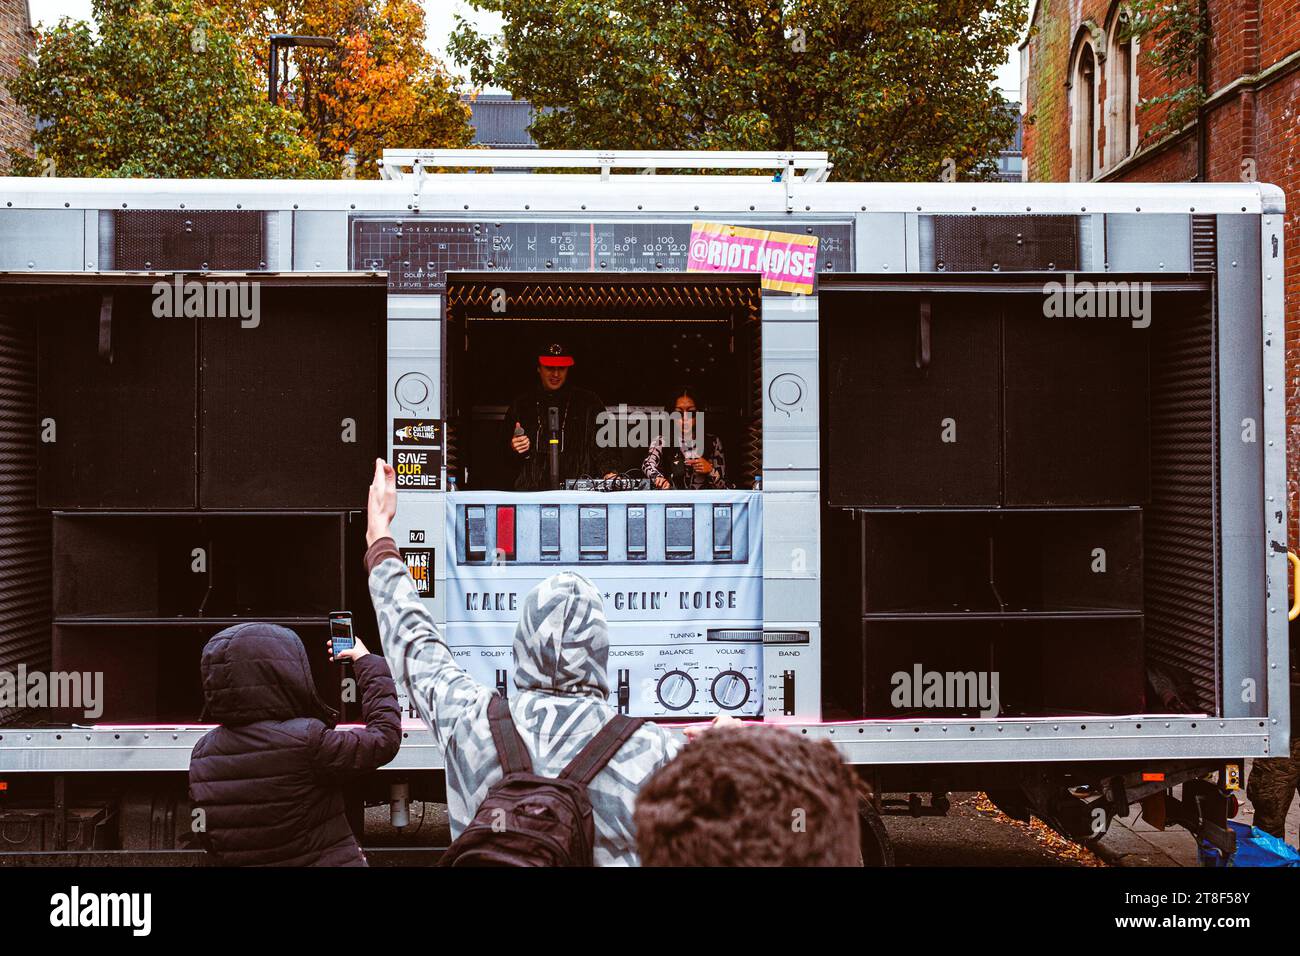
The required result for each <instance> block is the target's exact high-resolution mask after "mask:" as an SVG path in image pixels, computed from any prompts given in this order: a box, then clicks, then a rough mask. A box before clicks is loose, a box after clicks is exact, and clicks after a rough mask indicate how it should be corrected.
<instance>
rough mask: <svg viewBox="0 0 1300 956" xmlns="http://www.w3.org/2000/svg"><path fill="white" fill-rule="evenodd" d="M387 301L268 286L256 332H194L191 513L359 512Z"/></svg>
mask: <svg viewBox="0 0 1300 956" xmlns="http://www.w3.org/2000/svg"><path fill="white" fill-rule="evenodd" d="M384 309H385V298H384V296H383V294H382V291H381V292H378V293H377V292H376V291H375V290H374V289H325V290H308V289H302V288H291V287H278V288H272V287H265V288H263V289H262V292H261V318H260V321H259V322H258V323H257V324H256V325H255V326H250V325H248V324H246V323H241V322H240V321H238V320H234V319H231V320H208V321H205V322H204V323H203V324H202V326H201V332H200V334H201V336H202V345H201V353H202V356H203V359H202V369H201V371H200V380H201V382H202V386H201V387H202V394H201V396H200V402H199V405H200V409H201V424H202V432H201V435H202V438H201V444H200V456H199V457H200V470H199V474H200V481H199V504H200V506H201V507H203V508H209V509H218V508H220V509H227V508H229V509H235V508H245V509H247V508H266V509H278V508H304V509H356V508H362V507H364V506H365V500H366V486H367V485H368V484H369V482H370V476H371V474H372V473H373V471H374V460H375V458H376V457H378V456H382V455H383V454H384V449H385V447H386V445H385V442H384V435H383V415H384V405H383V396H384V388H383V383H384V379H385V377H384V361H383V348H384V321H385V315H384Z"/></svg>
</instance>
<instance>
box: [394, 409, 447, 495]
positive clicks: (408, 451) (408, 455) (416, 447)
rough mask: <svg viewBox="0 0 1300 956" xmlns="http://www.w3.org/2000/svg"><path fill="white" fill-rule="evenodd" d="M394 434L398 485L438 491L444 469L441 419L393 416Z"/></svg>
mask: <svg viewBox="0 0 1300 956" xmlns="http://www.w3.org/2000/svg"><path fill="white" fill-rule="evenodd" d="M392 434H393V470H394V471H396V472H397V487H398V488H403V489H420V490H424V491H434V490H437V489H438V488H439V487H440V484H439V483H440V477H441V472H442V422H441V421H438V420H436V419H432V420H431V419H427V418H394V419H393V432H392ZM398 446H410V447H398Z"/></svg>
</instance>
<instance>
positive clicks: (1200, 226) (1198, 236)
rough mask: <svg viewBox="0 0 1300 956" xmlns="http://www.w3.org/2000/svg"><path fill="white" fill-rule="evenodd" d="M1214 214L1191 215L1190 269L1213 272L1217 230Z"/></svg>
mask: <svg viewBox="0 0 1300 956" xmlns="http://www.w3.org/2000/svg"><path fill="white" fill-rule="evenodd" d="M1215 223H1216V219H1215V217H1214V216H1193V217H1192V270H1193V271H1194V272H1213V271H1214V263H1215V256H1216V250H1217V246H1216V243H1217V241H1218V240H1217V235H1216V234H1217V232H1218V230H1217V229H1216V228H1215Z"/></svg>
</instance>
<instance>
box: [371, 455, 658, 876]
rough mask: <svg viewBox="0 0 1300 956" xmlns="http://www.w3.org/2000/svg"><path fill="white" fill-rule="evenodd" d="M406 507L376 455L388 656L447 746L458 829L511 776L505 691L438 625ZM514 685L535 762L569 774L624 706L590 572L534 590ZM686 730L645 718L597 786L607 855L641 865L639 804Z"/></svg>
mask: <svg viewBox="0 0 1300 956" xmlns="http://www.w3.org/2000/svg"><path fill="white" fill-rule="evenodd" d="M396 511H397V488H396V476H395V474H394V472H393V469H392V468H391V467H390V466H389V465H388V464H387V463H386V462H384V461H382V460H378V461H376V462H375V477H374V482H373V483H372V484H371V486H370V499H369V503H368V506H367V527H366V543H367V544H368V545H369V548H368V550H367V551H366V569H367V571H368V574H369V585H370V597H371V600H372V601H373V602H374V605H375V614H376V616H377V617H378V619H379V634H380V639H381V641H382V642H383V647H384V655H385V656H386V657H387V659H388V663H389V666H390V667H391V668H392V671H393V677H394V679H395V680H396V681H397V683H398V685H399V686H402V685H405V687H406V690H407V694H408V695H409V698H410V700H411V702H412V704H413V705H414V706H415V707H416V709H417V710H418V712H419V714H420V716H421V717H422V718H423V719H424V722H425V723H426V724H427V725H428V726H429V729H430V730H431V731H432V732H433V736H434V740H435V741H436V742H437V743H438V745H439V746H440V747H441V748H442V752H443V760H444V765H445V767H446V771H447V808H448V812H449V815H450V817H451V835H452V839H455V838H456V837H458V836H460V834H461V833H462V832H463V831H464V830H465V828H466V827H467V826H468V825H469V823H470V821H471V820H472V819H473V818H474V813H475V811H476V810H477V809H478V807H479V804H480V803H482V802H483V798H484V797H485V796H487V792H488V789H489V788H491V787H492V786H493V785H494V784H496V783H497V781H499V780H500V779H501V778H502V771H501V764H500V761H499V760H498V759H497V753H496V748H495V747H494V746H493V744H492V732H491V729H490V725H489V723H488V702H489V701H490V700H491V699H492V697H493V695H494V693H495V691H493V690H492V689H490V688H488V687H485V686H483V685H482V684H480V683H478V682H477V681H475V680H474V679H473V678H472V677H470V675H469V674H467V673H466V672H465V671H464V670H462V669H461V668H460V667H459V666H458V665H457V664H456V662H455V661H454V660H453V659H452V655H451V652H450V651H449V650H448V648H447V645H446V643H445V642H444V641H443V638H442V634H441V633H440V632H439V629H438V625H437V624H436V623H434V620H433V617H432V615H430V614H429V611H428V609H427V608H426V607H425V606H424V602H423V601H422V600H421V599H420V596H419V594H418V593H417V591H416V587H415V582H413V581H412V580H411V577H410V575H409V574H408V573H407V570H406V564H405V562H403V560H402V557H401V552H400V551H399V550H398V548H397V544H396V543H395V542H394V540H393V538H392V535H391V532H390V525H391V523H392V520H393V515H394V514H396ZM514 656H515V675H514V681H515V688H516V693H514V694H512V695H511V696H510V700H509V703H510V714H511V716H512V717H513V718H514V722H515V727H516V728H517V729H518V731H519V736H520V738H521V739H522V740H523V742H524V746H525V747H527V748H528V754H529V756H530V757H531V758H532V764H533V772H534V773H536V774H538V775H540V776H544V777H555V776H558V775H559V773H560V771H561V770H562V769H563V768H564V766H565V765H566V764H568V762H569V761H570V760H572V759H573V758H574V757H575V756H577V754H578V752H579V751H580V750H582V748H583V747H584V746H586V744H587V743H588V742H589V741H590V740H591V739H592V738H593V737H595V736H596V734H597V733H598V732H599V731H600V729H601V728H602V727H603V726H605V723H606V722H607V721H608V720H609V719H610V718H611V717H613V716H614V714H615V713H616V712H617V711H616V710H615V708H614V707H613V706H611V705H610V703H609V701H608V697H609V677H608V674H607V672H606V665H607V662H608V659H609V631H608V628H607V626H606V623H605V607H604V603H603V602H602V600H601V597H600V592H599V591H597V590H596V588H595V587H594V586H593V585H592V584H591V582H590V581H588V580H587V579H586V578H584V577H583V576H582V575H580V574H575V573H573V572H569V571H561V572H559V573H558V574H553V575H551V576H550V577H549V578H547V579H546V580H545V581H543V582H542V583H541V584H539V585H537V587H535V588H533V590H532V591H530V592H529V593H528V596H527V597H526V598H525V599H524V606H523V611H522V613H521V614H520V619H519V625H518V627H517V628H516V630H515V639H514ZM680 746H681V745H680V743H679V742H678V740H677V739H676V738H675V737H673V736H672V735H671V734H669V733H668V732H667V731H666V730H664V729H663V728H661V727H659V726H657V725H655V724H651V723H646V724H644V725H643V726H642V727H641V728H640V729H639V730H637V732H636V733H635V734H634V735H633V736H632V738H631V739H630V740H628V741H627V743H625V744H624V745H623V746H622V747H621V748H620V749H619V751H618V753H616V754H615V755H614V757H613V759H612V760H611V761H610V762H609V763H608V764H607V765H606V766H605V768H604V769H602V770H601V771H600V772H599V773H598V774H597V775H596V777H595V779H593V780H592V782H591V784H590V786H589V787H588V795H589V797H590V799H591V806H592V814H593V817H594V822H595V831H596V844H595V854H594V857H595V863H596V865H597V866H636V865H638V864H639V862H640V861H639V860H638V858H637V854H636V833H635V831H634V829H633V825H632V813H633V809H634V807H635V804H636V796H637V791H638V790H639V789H640V787H641V784H642V783H643V782H644V781H645V780H647V779H648V778H649V777H650V776H651V775H652V774H653V773H654V772H655V771H656V770H658V769H659V768H660V767H662V766H664V765H665V764H667V763H668V762H669V761H670V760H672V759H673V757H675V756H676V755H677V752H678V750H679V748H680Z"/></svg>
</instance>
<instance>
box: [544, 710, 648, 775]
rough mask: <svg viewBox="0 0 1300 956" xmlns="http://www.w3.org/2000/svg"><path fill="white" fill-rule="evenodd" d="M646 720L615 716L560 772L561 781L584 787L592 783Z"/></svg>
mask: <svg viewBox="0 0 1300 956" xmlns="http://www.w3.org/2000/svg"><path fill="white" fill-rule="evenodd" d="M644 723H645V720H644V719H643V718H641V717H628V716H627V715H626V714H615V715H614V717H613V718H612V719H611V720H610V721H609V723H607V724H606V725H605V726H604V727H601V728H600V732H599V733H598V734H596V736H594V737H592V738H591V740H590V741H589V742H588V743H587V746H585V747H583V748H582V750H581V751H579V752H578V756H576V757H574V758H573V759H572V760H570V761H569V765H568V766H567V767H565V768H564V769H563V770H561V771H560V779H562V780H572V781H574V782H575V783H580V784H582V785H583V786H586V785H587V784H589V783H591V781H592V780H593V779H595V776H596V774H598V773H600V771H601V770H602V769H603V768H604V766H605V764H607V763H609V762H610V761H611V760H612V759H613V758H614V754H616V753H618V751H619V749H620V748H621V747H622V746H623V745H624V744H625V743H627V742H628V740H629V738H631V736H632V735H633V734H634V733H636V732H637V731H638V730H639V729H640V728H641V725H642V724H644Z"/></svg>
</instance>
